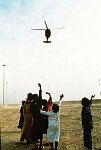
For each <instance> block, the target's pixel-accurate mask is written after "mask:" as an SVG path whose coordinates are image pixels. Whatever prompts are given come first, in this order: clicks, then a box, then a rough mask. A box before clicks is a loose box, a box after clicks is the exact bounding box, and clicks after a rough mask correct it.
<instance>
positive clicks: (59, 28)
mask: <svg viewBox="0 0 101 150" xmlns="http://www.w3.org/2000/svg"><path fill="white" fill-rule="evenodd" d="M64 28H65V27H60V28H53V29H52V30H57V29H64Z"/></svg>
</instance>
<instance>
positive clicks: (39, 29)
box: [31, 29, 46, 30]
mask: <svg viewBox="0 0 101 150" xmlns="http://www.w3.org/2000/svg"><path fill="white" fill-rule="evenodd" d="M31 30H46V29H31Z"/></svg>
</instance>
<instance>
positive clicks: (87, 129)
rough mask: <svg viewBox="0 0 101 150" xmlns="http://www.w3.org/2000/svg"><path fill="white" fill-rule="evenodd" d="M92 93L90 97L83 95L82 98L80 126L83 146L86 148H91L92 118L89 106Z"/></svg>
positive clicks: (90, 149)
mask: <svg viewBox="0 0 101 150" xmlns="http://www.w3.org/2000/svg"><path fill="white" fill-rule="evenodd" d="M93 97H94V95H92V96H91V99H90V100H89V99H88V98H86V97H84V98H82V101H81V102H82V127H83V135H84V146H85V147H86V148H88V150H92V135H91V132H92V129H93V120H92V114H91V110H90V106H91V104H92V98H93Z"/></svg>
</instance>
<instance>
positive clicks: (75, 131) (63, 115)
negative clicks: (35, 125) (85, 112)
mask: <svg viewBox="0 0 101 150" xmlns="http://www.w3.org/2000/svg"><path fill="white" fill-rule="evenodd" d="M19 109H20V106H18V105H15V106H13V105H12V106H0V112H1V115H0V119H1V149H2V150H19V149H20V150H32V146H31V145H29V146H28V145H25V144H23V143H20V142H19V139H20V135H21V132H20V130H19V129H18V128H17V125H18V121H19V115H20V114H19ZM91 110H92V116H93V123H94V128H93V131H92V138H93V149H94V150H101V101H99V102H97V103H95V102H94V103H93V105H92V107H91ZM60 121H61V122H60V123H61V135H60V142H59V147H58V149H59V150H84V148H83V130H82V126H81V104H80V103H79V102H62V106H61V111H60ZM43 142H45V137H44V140H43ZM48 149H49V147H44V150H48Z"/></svg>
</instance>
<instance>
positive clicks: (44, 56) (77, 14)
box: [0, 0, 101, 103]
mask: <svg viewBox="0 0 101 150" xmlns="http://www.w3.org/2000/svg"><path fill="white" fill-rule="evenodd" d="M44 20H46V22H47V24H48V27H49V28H50V29H53V28H58V27H65V28H64V29H61V30H51V32H52V33H51V37H50V40H51V41H52V43H51V44H47V43H43V41H44V40H45V36H44V31H32V30H31V28H45V24H44ZM3 64H5V65H6V67H5V102H6V101H7V103H19V102H21V100H22V99H24V98H25V97H26V95H27V93H28V92H32V93H38V86H37V83H39V82H40V83H41V84H42V89H43V98H48V97H47V95H46V94H45V92H46V91H49V92H50V93H51V94H52V97H53V101H55V100H57V99H58V98H59V95H60V94H61V93H63V94H64V100H75V99H79V100H80V99H81V98H82V97H84V96H86V97H88V98H89V97H90V96H91V95H92V94H95V95H96V98H99V97H100V86H99V81H98V80H99V79H101V0H76V1H75V0H43V1H42V0H0V103H2V89H3V85H2V83H3Z"/></svg>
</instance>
